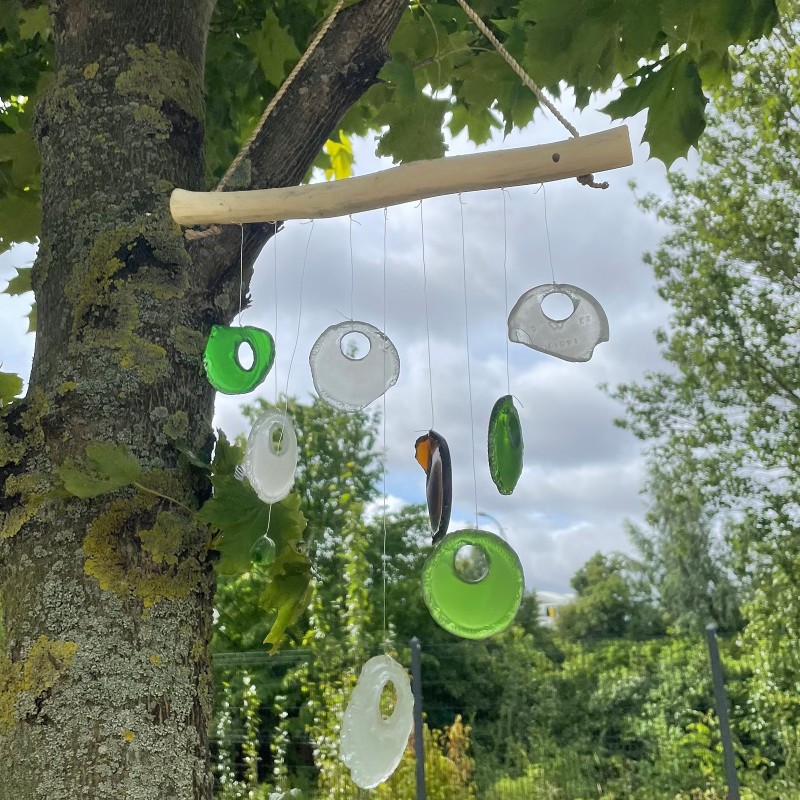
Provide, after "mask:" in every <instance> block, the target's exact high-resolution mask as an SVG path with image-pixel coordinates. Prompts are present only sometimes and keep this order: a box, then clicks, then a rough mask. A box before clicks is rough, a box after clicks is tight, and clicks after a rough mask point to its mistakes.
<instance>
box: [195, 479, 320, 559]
mask: <svg viewBox="0 0 800 800" xmlns="http://www.w3.org/2000/svg"><path fill="white" fill-rule="evenodd" d="M211 482H212V484H213V486H214V496H213V497H212V498H211V499H210V500H207V501H206V502H205V503H204V504H203V506H202V507H201V508H200V510H199V511H198V512H197V516H198V518H199V519H200V520H201V521H202V522H205V523H206V524H208V525H211V526H212V527H213V528H216V529H217V530H218V531H220V532H221V533H222V534H223V535H222V538H221V539H220V542H219V545H218V549H219V551H220V553H221V554H222V555H221V558H220V560H219V563H218V564H217V572H218V573H219V574H220V575H241V574H243V573H245V572H249V571H250V569H251V561H250V549H251V548H252V546H253V545H254V544H255V542H256V539H258V538H260V537H261V536H263V535H264V534H265V533H266V532H267V530H269V535H270V537H271V538H272V539H273V541H274V542H275V546H276V549H277V552H278V554H279V556H280V553H281V552H282V550H283V549H284V548H285V547H287V546H289V545H290V544H292V543H297V542H299V541H300V537H301V535H302V533H303V530H304V529H305V526H306V520H305V517H304V516H303V515H302V514H301V513H300V498H299V497H298V496H297V495H289V497H287V498H285V499H284V500H281V501H280V502H279V503H275V504H274V505H273V506H272V512H271V516H270V506H268V505H267V504H266V503H264V502H263V501H262V500H261V499H260V498H259V497H258V495H257V494H256V493H255V491H254V490H253V489H252V487H251V486H249V485H248V484H247V483H244V482H243V481H240V480H237V479H236V478H235V477H233V475H214V476H213V477H212V479H211ZM277 561H278V559H277V558H276V563H277Z"/></svg>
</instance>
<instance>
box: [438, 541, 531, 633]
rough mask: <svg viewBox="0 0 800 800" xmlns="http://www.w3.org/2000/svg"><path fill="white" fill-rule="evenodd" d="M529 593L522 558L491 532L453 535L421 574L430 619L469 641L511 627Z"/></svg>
mask: <svg viewBox="0 0 800 800" xmlns="http://www.w3.org/2000/svg"><path fill="white" fill-rule="evenodd" d="M524 590H525V578H524V575H523V572H522V564H521V563H520V560H519V556H518V555H517V554H516V552H515V551H514V549H513V548H512V547H511V545H509V544H508V543H507V542H505V541H503V539H501V538H500V537H499V536H497V534H494V533H490V532H489V531H480V530H463V531H454V532H453V533H448V534H447V536H445V537H444V539H442V541H441V542H440V543H439V544H438V545H437V546H436V548H434V550H433V552H432V553H431V554H430V555H429V556H428V559H427V561H426V562H425V566H424V567H423V570H422V596H423V598H424V599H425V605H426V606H427V607H428V611H430V613H431V616H432V617H433V618H434V620H436V622H437V623H438V624H439V625H441V626H442V627H443V628H444V629H445V630H446V631H449V632H450V633H453V634H455V635H456V636H461V637H463V638H465V639H486V638H488V637H489V636H494V635H495V634H496V633H500V631H502V630H504V629H505V628H507V627H508V626H509V625H510V624H511V622H512V621H513V620H514V617H515V616H516V614H517V609H519V604H520V603H521V602H522V595H523V592H524Z"/></svg>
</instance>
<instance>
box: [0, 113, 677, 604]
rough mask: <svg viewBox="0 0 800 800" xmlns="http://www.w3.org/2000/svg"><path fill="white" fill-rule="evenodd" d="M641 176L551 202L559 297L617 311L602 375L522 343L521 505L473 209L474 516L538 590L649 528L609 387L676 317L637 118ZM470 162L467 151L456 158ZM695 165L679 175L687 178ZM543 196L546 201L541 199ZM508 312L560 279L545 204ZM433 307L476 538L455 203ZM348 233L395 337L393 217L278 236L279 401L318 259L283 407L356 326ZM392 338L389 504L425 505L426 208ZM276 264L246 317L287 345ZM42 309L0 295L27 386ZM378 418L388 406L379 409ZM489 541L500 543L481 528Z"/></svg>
mask: <svg viewBox="0 0 800 800" xmlns="http://www.w3.org/2000/svg"><path fill="white" fill-rule="evenodd" d="M564 108H565V109H566V110H568V111H569V113H568V116H569V117H570V118H571V119H572V120H573V122H574V123H575V124H576V125H577V127H578V128H579V130H580V131H581V133H584V134H586V133H591V132H595V131H600V130H605V129H606V128H608V127H609V126H610V122H609V120H608V118H607V117H605V116H604V115H602V114H600V113H598V112H594V111H591V110H588V111H586V112H584V113H582V114H578V113H577V112H574V111H571V109H570V106H569V104H565V105H564ZM629 124H630V127H631V135H632V140H633V144H634V157H635V164H634V166H633V167H631V168H628V169H625V170H617V171H614V172H609V173H605V174H604V175H603V176H602V177H603V178H604V179H607V180H609V181H610V182H611V188H610V189H608V190H607V191H599V190H593V189H588V188H586V187H583V186H580V185H579V184H578V183H577V182H576V181H575V180H567V181H561V182H558V183H550V184H547V186H546V199H547V212H548V222H549V229H550V242H551V246H552V254H553V266H554V269H555V276H556V280H557V281H558V282H561V283H572V284H575V285H577V286H580V287H581V288H583V289H585V290H587V291H588V292H590V293H591V294H592V295H594V297H596V298H597V300H599V301H600V303H601V304H602V305H603V307H604V308H605V311H606V313H607V315H608V319H609V327H610V341H609V342H607V343H604V344H600V345H598V346H597V348H596V349H595V351H594V356H593V357H592V359H591V361H589V362H588V363H583V364H574V363H568V362H565V361H561V360H559V359H557V358H554V357H551V356H547V355H543V354H540V353H537V352H535V351H534V350H531V349H529V348H527V347H525V346H523V345H520V344H510V346H509V351H510V380H511V392H512V394H514V395H515V396H516V397H517V398H518V403H517V407H518V408H519V411H520V417H521V421H522V426H523V432H524V438H525V469H524V472H523V474H522V477H521V479H520V481H519V483H518V485H517V488H516V490H515V492H514V493H513V495H511V496H509V497H504V496H501V495H500V494H499V493H498V492H497V490H496V489H495V487H494V484H493V483H492V481H491V479H490V477H489V470H488V464H487V456H486V427H487V423H488V418H489V413H490V411H491V408H492V405H493V404H494V402H495V400H496V399H497V398H498V397H499V396H501V395H503V394H505V393H506V344H505V342H506V330H507V328H506V314H505V298H504V291H503V226H504V214H503V197H504V195H503V193H502V192H501V191H500V190H495V191H489V192H477V193H470V194H465V195H464V196H463V201H464V204H465V205H464V206H463V212H464V219H465V229H466V237H465V246H466V260H467V293H468V310H469V320H470V327H469V337H470V345H471V347H470V359H471V361H470V364H471V372H472V399H473V405H474V419H475V425H474V442H475V449H474V459H475V468H476V472H477V480H478V491H477V507H478V509H479V510H480V511H481V512H483V513H485V514H488V515H491V517H493V518H494V519H495V520H497V522H499V524H500V525H502V527H503V529H504V531H505V533H506V535H507V537H508V540H509V541H510V543H511V544H512V545H513V546H514V548H515V549H516V550H517V552H518V553H519V555H520V558H521V559H522V562H523V565H524V567H525V573H526V580H527V584H528V586H529V587H532V588H536V589H539V590H544V591H556V592H558V591H564V590H566V589H568V584H569V579H570V577H571V575H572V574H573V573H574V572H575V570H576V569H577V568H578V567H579V566H580V565H581V564H582V563H584V561H585V560H586V559H587V558H588V557H589V556H591V555H592V554H593V553H594V552H595V551H596V550H604V551H610V550H618V549H627V547H628V545H627V541H626V537H625V534H624V527H623V522H624V520H625V518H630V519H632V520H639V519H641V516H642V513H643V509H644V505H643V499H642V497H641V496H640V494H639V492H640V485H641V480H642V458H641V455H640V443H639V442H637V440H635V439H634V438H633V436H631V435H630V434H629V433H626V432H624V431H620V430H619V429H617V428H615V427H614V426H613V424H612V421H613V419H614V417H615V416H616V415H617V414H618V413H619V408H618V407H617V406H616V404H615V403H614V402H613V401H611V400H610V399H609V398H608V397H607V396H606V395H605V394H604V393H603V392H602V391H601V390H600V389H599V388H598V384H601V383H608V384H610V385H612V386H613V385H615V384H617V383H620V382H623V381H630V380H634V379H637V378H639V377H640V376H641V375H642V374H643V373H644V372H645V371H646V370H652V369H658V368H659V367H660V366H661V360H660V357H659V354H658V349H657V347H656V345H655V342H654V339H653V335H652V332H653V330H654V328H655V327H657V326H658V325H661V324H663V323H664V321H665V319H666V306H665V305H664V304H663V303H662V302H661V301H660V300H659V299H658V298H657V296H656V294H655V292H654V289H653V279H652V276H651V273H650V270H649V269H648V268H647V267H646V266H645V265H644V264H643V263H642V253H643V252H645V251H646V250H648V249H652V248H653V247H654V246H655V245H656V244H657V243H658V240H659V238H660V237H661V236H662V235H663V234H664V229H663V228H661V227H660V226H659V224H658V223H656V221H655V220H653V219H652V218H651V217H647V216H645V215H643V214H642V213H641V212H640V211H638V210H637V208H636V205H635V197H634V194H633V192H632V191H631V190H630V189H629V188H628V182H629V181H630V180H632V179H633V180H635V181H636V183H637V184H638V189H637V193H643V192H645V191H654V192H656V193H659V194H664V193H665V192H666V181H665V169H664V166H663V165H662V164H661V163H660V162H655V161H649V160H647V147H646V146H638V142H639V140H640V139H641V133H642V129H643V125H644V120H643V119H639V118H637V119H635V120H633V121H631V122H630V123H629ZM564 138H567V136H566V133H565V132H564V131H563V129H562V128H561V127H560V126H559V125H558V123H556V122H555V121H553V120H552V119H549V118H545V117H543V116H541V115H539V114H537V117H536V120H535V123H534V124H533V125H531V126H529V127H528V128H527V129H526V130H525V131H522V132H517V133H514V134H512V135H511V136H509V137H508V138H507V139H506V140H505V141H503V140H502V139H501V138H500V137H498V138H497V140H495V141H494V142H492V143H491V144H490V145H487V146H484V147H482V148H481V149H482V150H488V149H497V148H501V147H503V148H508V147H520V146H528V145H532V144H539V143H544V142H550V141H558V140H562V139H564ZM373 151H374V143H373V142H371V141H357V142H356V143H355V152H356V165H355V172H356V174H359V175H363V174H365V173H369V172H374V171H377V170H380V169H384V168H386V167H388V166H391V164H390V163H389V162H388V161H385V160H379V159H377V158H376V157H375V156H374V155H373V154H372V153H373ZM473 151H475V148H474V146H472V145H470V144H469V143H468V142H466V141H465V140H462V139H460V138H459V139H456V140H455V141H453V142H452V143H451V147H450V154H451V155H453V154H459V153H465V152H473ZM682 163H683V164H685V162H678V164H677V165H676V166H677V167H678V168H680V167H681V164H682ZM537 190H538V191H537ZM505 198H506V202H505V205H506V217H507V228H508V237H507V247H508V256H507V272H508V305H509V308H511V307H512V306H513V304H514V303H515V302H516V300H517V298H518V297H519V296H520V295H521V294H522V293H523V292H525V291H526V290H528V289H530V288H532V287H534V286H537V285H539V284H543V283H547V282H549V281H550V280H551V278H550V265H549V259H548V243H547V236H546V230H545V218H544V199H545V195H544V193H543V192H542V191H541V190H540V189H539V187H522V188H517V189H510V190H508V192H507V194H506V195H505ZM422 213H423V217H424V226H425V255H426V263H427V273H428V302H429V306H430V330H431V361H432V364H433V401H434V416H435V427H436V430H438V431H439V432H440V433H441V434H442V435H443V436H444V437H445V438H446V439H447V441H448V443H449V445H450V449H451V453H452V456H453V483H454V486H453V498H454V510H453V523H452V524H451V530H456V529H458V528H459V527H466V526H470V525H472V524H473V523H474V518H475V516H474V515H475V494H474V490H473V468H472V464H473V462H472V453H473V448H472V437H471V434H470V410H469V391H468V379H467V350H466V336H465V333H466V329H465V322H464V295H463V279H462V255H461V252H462V250H461V248H462V236H461V219H460V213H461V206H460V204H459V198H458V197H457V196H449V197H443V198H437V199H431V200H426V201H424V203H423V204H422ZM351 228H352V238H353V258H354V267H355V284H354V293H353V297H354V308H355V318H356V319H359V320H363V321H365V322H370V323H372V324H374V325H376V326H377V327H381V326H382V324H383V310H382V308H383V307H382V302H383V301H382V298H383V282H382V264H383V236H384V212H383V210H382V209H381V210H377V211H375V212H370V213H364V214H358V215H356V216H354V217H353V222H352V223H351V222H350V220H349V219H348V218H347V217H344V218H338V219H334V220H324V221H317V222H316V223H314V225H313V231H312V226H311V225H310V224H308V223H301V222H289V223H288V224H287V225H286V228H285V230H284V231H283V232H282V233H281V234H280V235H279V236H278V241H277V263H278V326H277V337H276V339H277V352H278V356H277V361H276V371H277V376H278V380H279V382H280V388H281V391H283V389H284V387H285V385H286V379H287V370H288V366H289V360H290V357H291V353H292V350H293V348H294V345H295V331H296V330H297V323H298V311H299V308H300V301H301V298H300V273H301V268H302V264H303V254H304V252H305V249H306V245H307V243H308V238H309V234H311V239H310V243H308V253H309V256H308V262H307V266H306V276H305V290H304V292H303V296H302V318H301V324H300V336H299V340H298V342H297V355H296V356H295V359H294V364H293V366H292V371H291V375H290V377H289V384H288V385H289V392H290V393H292V394H294V395H297V396H299V397H301V398H303V397H309V395H310V394H311V392H312V391H313V384H312V381H311V374H310V369H309V363H308V354H309V351H310V349H311V346H312V344H313V343H314V341H315V340H316V338H317V336H319V334H320V333H321V332H322V331H323V330H324V329H325V328H326V327H328V326H329V325H332V324H334V323H337V322H341V321H342V320H343V319H345V318H349V316H350V289H351V285H350V248H349V236H350V232H351ZM386 236H387V242H388V246H387V250H388V258H387V267H386V273H387V281H386V293H387V297H388V303H387V333H388V335H389V337H390V338H391V339H392V341H393V342H394V344H395V346H396V347H397V350H398V351H399V354H400V361H401V368H400V378H399V380H398V382H397V384H396V386H394V387H393V388H392V389H390V390H389V392H388V393H387V395H386V417H387V419H386V425H387V430H386V439H387V450H388V468H389V472H388V478H387V482H388V493H389V495H390V496H391V498H392V501H393V502H397V501H407V502H423V501H424V496H425V495H424V474H423V472H422V470H421V469H420V468H419V466H418V465H417V463H416V462H415V460H414V458H413V454H414V449H413V445H414V441H415V439H416V438H417V436H419V435H420V434H421V433H422V432H424V431H426V430H427V429H428V428H429V427H431V424H432V419H431V404H430V391H429V373H428V359H427V344H426V335H425V330H426V324H425V313H424V301H423V297H424V295H423V271H422V247H421V231H420V209H419V207H418V206H417V205H416V204H407V205H405V206H397V207H392V208H390V209H389V210H388V214H387V220H386ZM33 254H34V250H33V248H32V247H30V246H20V247H17V248H15V249H13V250H12V251H11V252H9V253H6V254H4V255H2V256H0V285H2V283H3V282H4V281H5V280H8V279H10V278H11V277H13V275H14V274H15V273H14V267H15V266H21V265H23V264H26V263H30V261H31V260H32V258H33ZM274 259H275V251H274V249H273V244H272V243H270V244H268V245H267V247H266V248H265V250H264V252H263V253H262V254H261V256H260V258H259V261H258V263H257V265H256V273H255V279H254V281H253V284H252V287H251V294H252V301H253V305H252V308H251V309H249V310H247V311H246V312H245V313H244V316H243V323H244V324H247V325H257V326H260V327H264V328H266V329H267V330H269V331H271V332H272V333H273V334H275V333H276V330H275V298H274V292H273V285H274V271H273V270H274ZM29 302H30V296H26V297H23V298H9V297H8V296H6V295H0V340H2V345H1V346H0V361H1V362H2V368H3V370H5V371H12V372H18V373H20V374H22V375H23V376H24V377H26V378H27V375H28V374H29V371H30V361H31V358H32V354H33V336H32V335H28V334H26V333H25V330H26V327H27V320H26V319H25V316H24V315H25V314H26V313H27V310H28V306H29ZM274 393H275V380H274V376H273V375H270V376H269V377H268V379H267V381H266V383H265V384H263V385H262V386H261V387H259V389H258V390H257V392H256V394H254V395H252V396H245V397H226V396H223V395H219V396H218V399H217V419H216V422H217V424H218V426H220V427H222V428H224V429H225V430H226V432H227V433H228V434H229V435H233V434H236V433H239V432H246V424H245V422H244V420H243V418H242V416H241V414H240V412H239V407H240V405H241V404H242V403H243V402H245V401H252V400H253V399H254V398H255V397H256V396H265V397H266V398H268V399H270V400H272V399H274ZM376 402H377V403H378V404H379V405H381V404H382V400H380V399H379V400H378V401H376ZM481 524H482V525H483V526H484V527H487V528H489V529H493V530H497V527H496V524H495V523H494V522H492V521H490V520H487V519H486V518H482V519H481Z"/></svg>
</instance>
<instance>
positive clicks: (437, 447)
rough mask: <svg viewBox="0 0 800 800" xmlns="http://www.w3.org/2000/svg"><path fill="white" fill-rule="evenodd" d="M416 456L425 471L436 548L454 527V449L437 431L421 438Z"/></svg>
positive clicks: (416, 445) (417, 443) (429, 511)
mask: <svg viewBox="0 0 800 800" xmlns="http://www.w3.org/2000/svg"><path fill="white" fill-rule="evenodd" d="M414 455H415V457H416V459H417V461H418V462H419V464H420V466H421V467H422V468H423V469H424V470H425V476H426V477H425V496H426V498H427V501H428V518H429V519H430V524H431V533H432V534H433V543H434V544H436V542H438V541H439V540H440V539H441V538H442V537H443V536H444V535H445V534H446V533H447V526H448V525H449V524H450V509H451V507H452V504H453V470H452V466H451V464H450V448H449V447H448V446H447V442H446V441H445V439H444V437H443V436H441V435H440V434H438V433H436V431H428V433H426V434H425V435H424V436H420V437H419V439H417V441H416V443H415V445H414Z"/></svg>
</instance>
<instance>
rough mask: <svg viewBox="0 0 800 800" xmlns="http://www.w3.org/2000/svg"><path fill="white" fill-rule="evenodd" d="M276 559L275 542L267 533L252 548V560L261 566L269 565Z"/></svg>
mask: <svg viewBox="0 0 800 800" xmlns="http://www.w3.org/2000/svg"><path fill="white" fill-rule="evenodd" d="M274 560H275V542H273V541H272V539H270V538H269V536H267V534H266V533H265V534H264V535H263V536H262V537H261V538H259V539H256V541H255V544H254V545H253V546H252V547H251V548H250V561H252V562H253V564H256V565H257V566H259V567H268V566H269V565H270V564H271V563H272V562H273V561H274Z"/></svg>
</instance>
